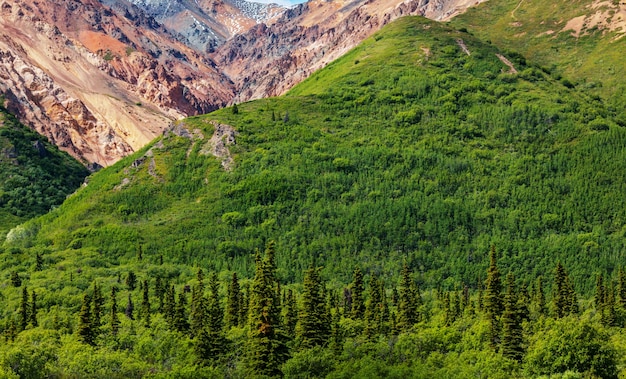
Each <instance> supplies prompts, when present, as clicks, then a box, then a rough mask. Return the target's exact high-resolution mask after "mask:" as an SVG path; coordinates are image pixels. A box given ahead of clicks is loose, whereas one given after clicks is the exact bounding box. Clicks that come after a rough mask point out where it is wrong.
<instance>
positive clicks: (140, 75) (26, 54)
mask: <svg viewBox="0 0 626 379" xmlns="http://www.w3.org/2000/svg"><path fill="white" fill-rule="evenodd" d="M479 1H482V0H479ZM132 2H133V3H136V4H139V5H142V4H143V6H144V8H145V11H144V10H141V9H140V8H138V7H137V6H134V5H132V4H131V3H130V2H126V1H122V0H101V1H97V0H56V1H39V0H0V94H1V95H3V97H4V99H5V105H6V106H7V107H8V108H9V109H10V110H11V111H13V112H14V113H15V114H17V115H18V116H19V117H20V118H21V119H22V121H23V122H25V123H26V124H28V125H30V126H31V127H32V128H33V129H35V130H37V131H38V132H39V133H41V134H43V135H45V136H47V137H48V139H49V140H50V141H51V142H53V143H55V144H56V145H58V146H60V147H61V148H62V149H63V150H66V151H68V152H69V153H70V154H72V155H73V156H74V157H76V158H78V159H79V160H82V161H83V162H85V163H91V162H95V163H97V164H99V165H102V166H107V165H110V164H112V163H114V162H116V161H117V160H119V159H120V158H122V157H124V156H126V155H128V154H130V153H132V152H133V151H135V150H137V149H139V148H141V147H142V146H144V145H145V144H146V143H148V142H149V141H150V140H152V139H153V138H154V137H156V136H157V135H159V134H161V133H162V132H163V131H164V130H165V129H166V128H167V127H168V126H169V125H170V123H171V121H172V120H175V119H179V118H182V117H185V116H189V115H195V114H200V113H207V112H210V111H212V110H215V109H217V108H219V107H222V106H224V105H226V104H228V103H235V102H241V101H245V100H250V99H256V98H261V97H265V96H274V95H279V94H281V93H283V92H285V91H287V90H288V89H290V88H291V87H292V86H293V85H295V84H297V83H299V82H300V81H302V80H303V79H305V78H306V77H308V76H309V75H310V74H311V73H312V72H314V71H315V70H317V69H319V68H321V67H323V66H324V65H326V64H328V63H329V62H331V61H332V60H334V59H336V58H338V57H339V56H341V55H342V54H344V53H345V52H347V51H348V50H349V49H351V48H352V47H354V46H356V45H357V44H358V43H359V42H361V41H362V40H363V39H364V38H367V37H368V36H370V35H371V34H372V33H374V32H375V31H377V30H378V29H380V27H382V26H383V25H385V24H386V23H388V22H390V21H391V20H393V19H395V18H398V17H400V16H404V15H409V14H423V15H427V16H428V17H431V18H436V19H437V18H439V19H441V18H446V17H449V16H450V15H452V14H455V12H458V11H459V10H462V9H465V8H466V7H467V6H469V5H473V4H474V3H475V1H472V2H470V1H468V0H438V1H428V0H405V1H401V0H355V1H351V2H350V1H347V0H331V1H327V0H312V1H310V2H308V3H306V4H302V5H300V6H297V7H295V8H293V9H289V10H284V9H281V8H279V7H275V6H274V7H260V6H259V5H250V4H249V3H246V2H244V1H242V0H220V1H214V0H206V1H205V0H202V1H180V2H177V6H181V4H182V6H183V7H182V8H181V9H177V10H176V11H175V12H169V13H163V14H160V13H158V12H157V11H154V9H157V10H158V9H160V8H159V5H162V4H165V5H167V4H169V1H166V0H163V1H160V0H133V1H132ZM144 3H145V4H144ZM148 3H149V4H148ZM104 4H107V5H104ZM150 7H152V8H150ZM155 7H156V8H155ZM150 9H152V10H153V11H154V12H156V13H154V14H153V15H149V13H147V12H148V11H149V10H150ZM164 9H170V10H171V8H169V7H166V8H164ZM153 16H154V17H156V18H157V19H158V20H159V21H161V22H162V23H160V22H158V21H157V19H155V18H154V17H153ZM185 20H187V21H185ZM188 20H195V21H194V23H195V22H196V21H197V22H198V24H197V25H196V26H194V27H193V28H191V26H190V25H189V22H188ZM261 21H263V22H267V23H268V24H269V25H270V26H267V25H266V24H263V23H259V22H261ZM194 25H195V24H194ZM190 28H191V29H193V30H191V29H190ZM190 33H191V34H190ZM202 33H205V34H206V35H205V34H202ZM207 41H208V42H207ZM209 52H210V53H209Z"/></svg>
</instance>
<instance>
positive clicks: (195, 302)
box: [189, 268, 208, 338]
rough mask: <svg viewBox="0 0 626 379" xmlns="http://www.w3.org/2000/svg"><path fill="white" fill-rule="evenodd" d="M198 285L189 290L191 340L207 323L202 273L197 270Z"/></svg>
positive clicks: (200, 270)
mask: <svg viewBox="0 0 626 379" xmlns="http://www.w3.org/2000/svg"><path fill="white" fill-rule="evenodd" d="M196 279H197V281H198V283H197V284H196V285H195V286H193V288H192V290H191V312H190V314H189V330H190V332H191V336H192V338H193V337H195V336H197V335H198V334H199V333H200V330H201V329H203V328H204V326H205V325H206V323H207V321H208V320H207V317H208V315H207V312H208V310H207V299H206V297H205V296H204V273H203V271H202V269H201V268H200V269H198V273H197V274H196Z"/></svg>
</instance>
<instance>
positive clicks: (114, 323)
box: [110, 286, 120, 336]
mask: <svg viewBox="0 0 626 379" xmlns="http://www.w3.org/2000/svg"><path fill="white" fill-rule="evenodd" d="M110 322H111V324H110V325H111V334H113V335H114V336H116V335H117V333H118V331H119V329H120V319H119V317H118V316H117V287H115V286H113V287H111V321H110Z"/></svg>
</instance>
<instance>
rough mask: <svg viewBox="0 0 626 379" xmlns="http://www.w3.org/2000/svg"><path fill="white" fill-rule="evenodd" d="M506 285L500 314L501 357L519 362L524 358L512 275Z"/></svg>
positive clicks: (519, 318) (520, 323) (507, 279)
mask: <svg viewBox="0 0 626 379" xmlns="http://www.w3.org/2000/svg"><path fill="white" fill-rule="evenodd" d="M506 284H507V285H506V294H505V296H504V312H503V313H502V355H504V356H505V357H507V358H510V359H513V360H516V361H518V362H521V361H522V358H523V357H524V349H523V346H522V343H523V336H522V320H521V317H520V314H519V308H518V299H517V294H516V293H515V277H514V276H513V274H512V273H509V274H508V275H507V277H506Z"/></svg>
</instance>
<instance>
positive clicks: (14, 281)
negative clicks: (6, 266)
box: [11, 271, 22, 287]
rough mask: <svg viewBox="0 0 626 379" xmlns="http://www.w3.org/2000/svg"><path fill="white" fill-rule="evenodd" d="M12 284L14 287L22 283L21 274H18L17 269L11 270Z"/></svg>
mask: <svg viewBox="0 0 626 379" xmlns="http://www.w3.org/2000/svg"><path fill="white" fill-rule="evenodd" d="M11 285H12V286H13V287H19V286H21V285H22V278H20V274H18V273H17V271H11Z"/></svg>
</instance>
